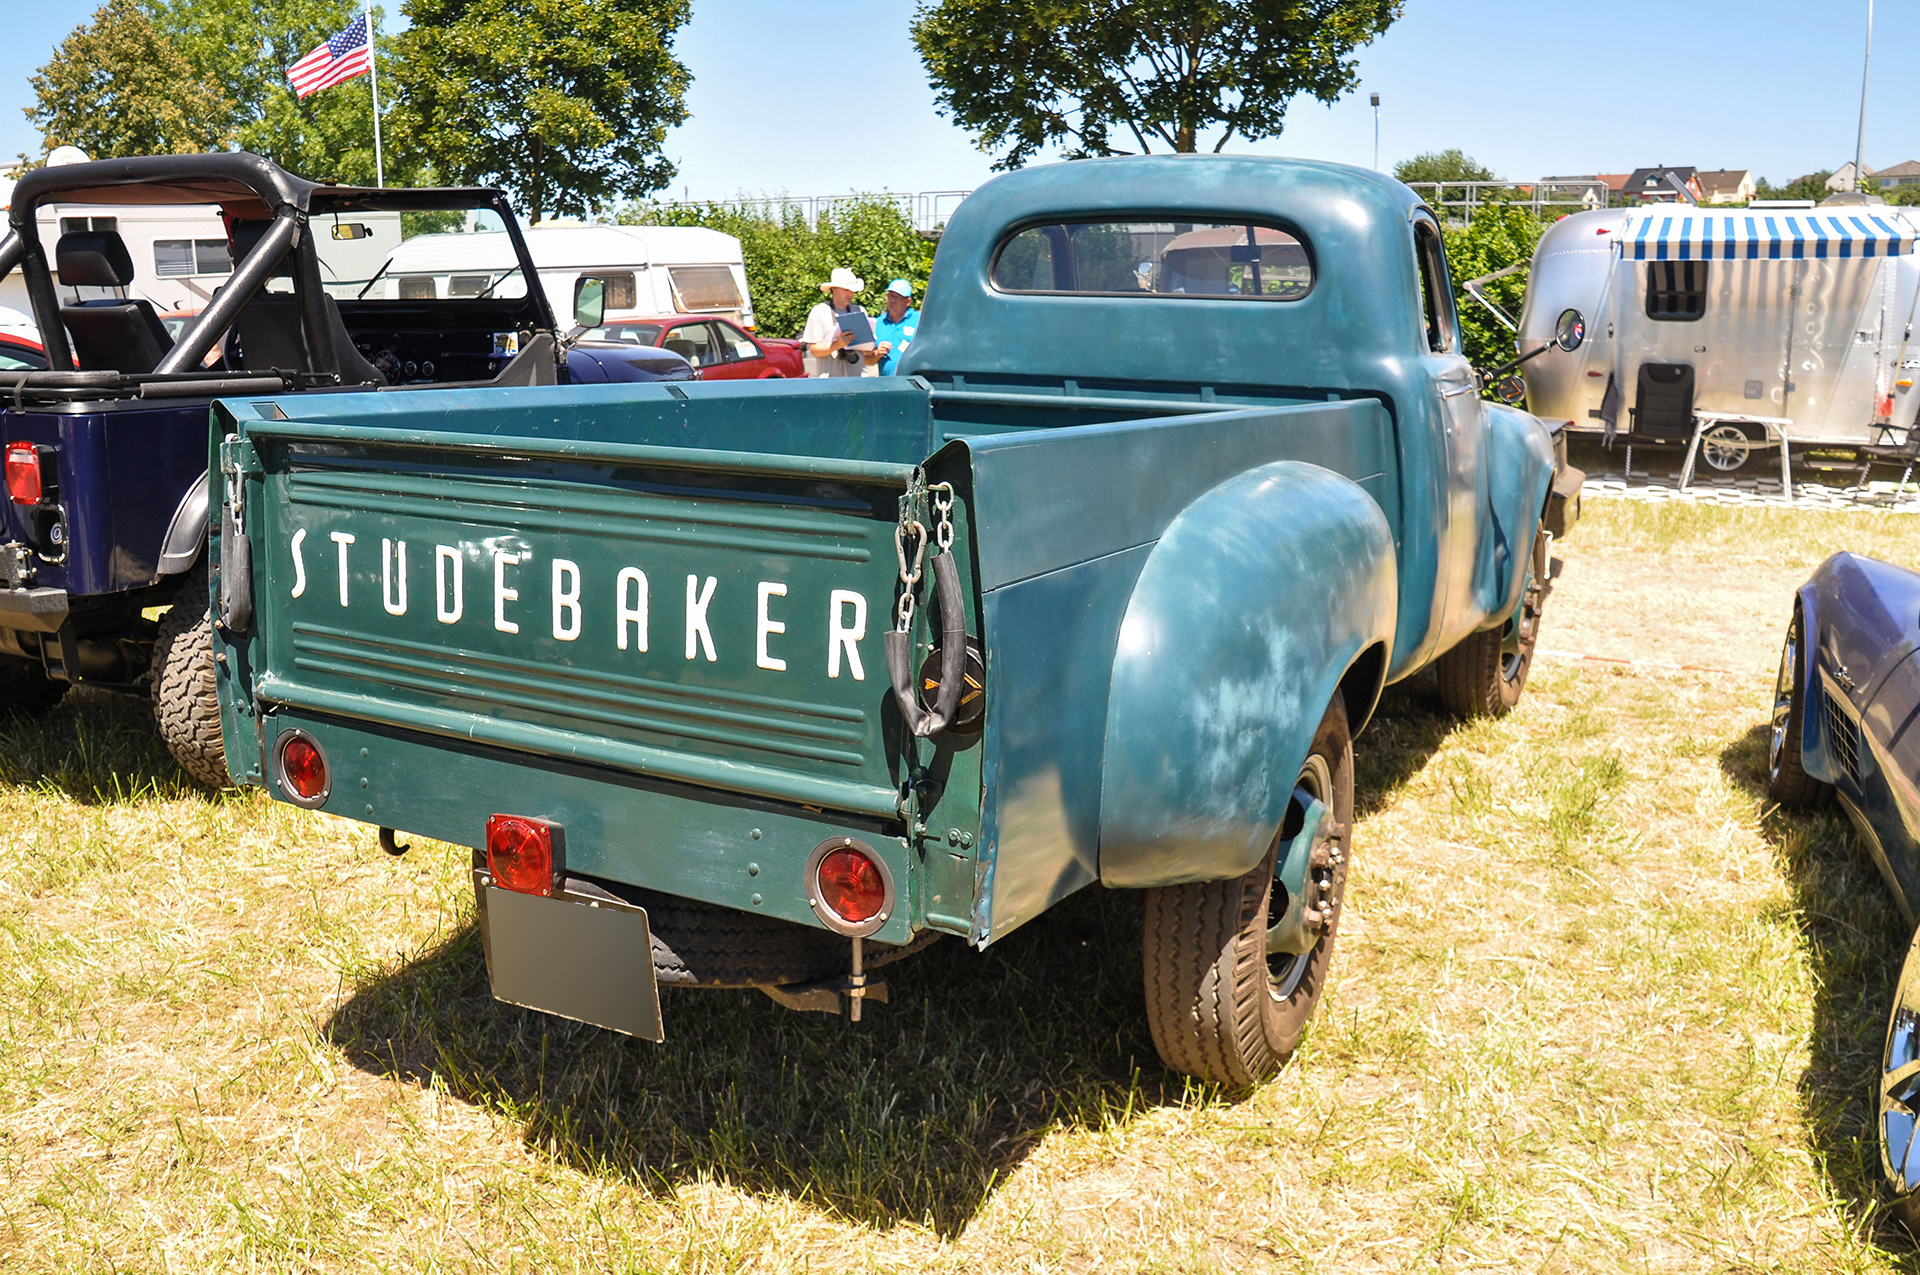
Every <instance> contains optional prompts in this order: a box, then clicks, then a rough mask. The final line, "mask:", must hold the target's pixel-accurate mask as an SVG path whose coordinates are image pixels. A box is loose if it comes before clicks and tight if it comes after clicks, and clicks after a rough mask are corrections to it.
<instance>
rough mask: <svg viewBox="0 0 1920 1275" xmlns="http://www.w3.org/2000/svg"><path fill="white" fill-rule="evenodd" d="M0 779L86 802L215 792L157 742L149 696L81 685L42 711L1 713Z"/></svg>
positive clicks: (211, 796)
mask: <svg viewBox="0 0 1920 1275" xmlns="http://www.w3.org/2000/svg"><path fill="white" fill-rule="evenodd" d="M0 783H7V784H14V785H18V786H20V787H27V788H38V789H41V790H43V791H49V792H58V793H60V794H62V795H64V796H67V797H70V798H72V799H73V800H75V801H79V802H82V803H84V804H87V805H119V804H124V803H128V802H135V801H142V800H148V799H152V798H172V797H189V796H192V797H200V798H204V799H206V800H209V801H211V800H215V799H216V798H215V794H214V793H212V792H211V791H209V790H208V789H206V788H202V787H201V786H200V785H198V784H196V783H195V782H194V781H193V780H192V779H190V778H188V776H187V774H186V772H185V771H183V770H181V769H180V767H179V765H178V764H177V763H175V761H174V760H173V754H171V753H169V752H168V751H167V746H166V745H165V744H164V743H162V742H161V740H160V732H159V729H158V727H157V726H156V725H155V723H154V718H153V704H152V702H151V701H149V700H145V699H139V698H135V697H134V696H131V695H119V694H114V693H112V692H108V691H96V690H90V689H87V688H84V687H83V688H78V689H75V690H73V691H70V692H68V694H67V695H66V696H65V697H64V698H62V699H61V701H60V703H59V704H57V705H55V706H54V707H53V708H52V709H50V710H48V711H47V712H46V713H44V714H42V715H40V716H33V717H29V716H7V715H0Z"/></svg>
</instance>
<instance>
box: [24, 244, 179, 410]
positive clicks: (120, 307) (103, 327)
mask: <svg viewBox="0 0 1920 1275" xmlns="http://www.w3.org/2000/svg"><path fill="white" fill-rule="evenodd" d="M53 256H54V263H55V266H56V268H57V269H58V271H59V275H60V282H61V283H62V284H63V285H65V286H67V287H70V288H84V287H91V288H125V287H126V286H127V285H128V284H130V283H132V282H133V257H132V256H131V255H130V254H129V253H128V252H127V245H126V242H125V241H124V240H122V239H121V238H120V235H119V233H118V232H116V231H112V230H93V231H78V230H75V231H69V232H67V233H66V234H64V235H61V236H60V242H59V243H58V244H57V245H56V246H55V248H54V251H53ZM60 322H61V324H62V325H63V326H64V327H65V328H66V329H67V332H68V334H69V335H70V336H71V337H72V338H73V356H74V361H75V362H76V363H78V364H79V365H80V368H81V369H82V370H83V371H88V372H126V373H131V374H140V373H146V372H151V371H153V369H154V368H155V367H156V366H157V365H158V364H159V362H160V360H161V359H162V358H163V357H165V356H166V353H167V351H168V350H171V349H172V348H173V338H172V337H170V336H168V335H167V329H166V325H164V324H162V323H161V322H160V316H159V315H157V314H155V313H154V312H153V306H152V305H151V304H149V303H148V302H146V301H141V300H129V299H127V298H126V297H109V298H106V299H104V300H99V301H82V302H80V303H78V304H77V305H63V306H61V307H60Z"/></svg>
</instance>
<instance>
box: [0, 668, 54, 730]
mask: <svg viewBox="0 0 1920 1275" xmlns="http://www.w3.org/2000/svg"><path fill="white" fill-rule="evenodd" d="M68 685H69V683H67V682H59V681H55V680H54V679H53V678H51V677H48V676H47V675H46V672H45V671H44V670H43V669H41V668H40V666H39V665H37V664H28V663H27V662H25V661H24V660H9V661H7V662H6V663H5V664H4V665H0V717H38V716H39V715H40V714H42V713H44V712H46V711H47V710H48V709H50V708H52V707H53V706H54V705H55V704H58V703H59V702H60V697H61V696H63V695H65V694H66V693H67V687H68Z"/></svg>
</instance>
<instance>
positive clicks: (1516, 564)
mask: <svg viewBox="0 0 1920 1275" xmlns="http://www.w3.org/2000/svg"><path fill="white" fill-rule="evenodd" d="M1486 412H1487V436H1486V437H1487V517H1486V522H1485V524H1484V529H1483V530H1482V532H1481V534H1482V535H1483V536H1484V537H1486V540H1484V541H1483V542H1482V545H1481V553H1480V557H1479V561H1478V562H1477V563H1476V564H1475V570H1474V595H1475V599H1474V600H1475V601H1476V602H1477V603H1479V605H1480V608H1481V609H1482V610H1483V611H1484V612H1485V613H1486V616H1487V620H1486V622H1485V624H1483V625H1482V626H1481V627H1483V628H1491V627H1493V626H1494V625H1496V624H1504V623H1506V621H1507V618H1508V617H1509V616H1511V615H1512V614H1513V613H1514V612H1515V611H1516V610H1518V609H1519V607H1520V595H1521V593H1522V592H1523V591H1524V590H1525V588H1526V583H1527V565H1528V563H1529V562H1530V561H1531V560H1532V556H1533V538H1534V533H1535V532H1537V531H1538V530H1539V529H1540V518H1541V515H1542V514H1543V513H1544V512H1545V511H1546V507H1547V491H1548V489H1549V488H1550V487H1552V485H1553V438H1552V436H1551V435H1550V434H1548V433H1547V430H1546V427H1545V426H1543V425H1542V424H1541V423H1540V421H1539V420H1538V418H1536V417H1533V416H1530V415H1528V414H1527V413H1525V412H1521V411H1516V410H1515V409H1513V408H1511V407H1507V406H1504V405H1503V404H1499V403H1489V404H1487V405H1486Z"/></svg>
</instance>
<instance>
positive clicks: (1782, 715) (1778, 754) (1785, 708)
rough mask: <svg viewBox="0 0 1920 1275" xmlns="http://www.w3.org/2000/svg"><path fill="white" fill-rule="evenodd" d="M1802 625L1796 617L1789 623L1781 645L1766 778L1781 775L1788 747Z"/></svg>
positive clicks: (1773, 778)
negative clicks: (1788, 725)
mask: <svg viewBox="0 0 1920 1275" xmlns="http://www.w3.org/2000/svg"><path fill="white" fill-rule="evenodd" d="M1799 650H1800V626H1799V622H1798V621H1797V620H1795V621H1793V622H1791V623H1789V624H1788V625H1787V640H1786V642H1785V643H1784V644H1783V645H1782V646H1781V648H1780V672H1779V675H1778V676H1776V677H1775V678H1774V681H1773V717H1772V721H1771V728H1770V729H1769V731H1768V733H1767V780H1768V782H1769V783H1771V782H1774V781H1777V780H1778V779H1779V778H1780V762H1781V759H1782V758H1783V757H1785V756H1786V751H1787V720H1788V718H1790V717H1791V716H1792V714H1793V671H1794V667H1795V666H1796V665H1797V664H1798V663H1799Z"/></svg>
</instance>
